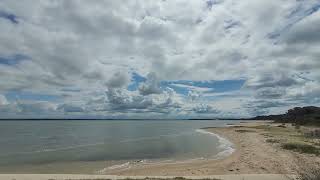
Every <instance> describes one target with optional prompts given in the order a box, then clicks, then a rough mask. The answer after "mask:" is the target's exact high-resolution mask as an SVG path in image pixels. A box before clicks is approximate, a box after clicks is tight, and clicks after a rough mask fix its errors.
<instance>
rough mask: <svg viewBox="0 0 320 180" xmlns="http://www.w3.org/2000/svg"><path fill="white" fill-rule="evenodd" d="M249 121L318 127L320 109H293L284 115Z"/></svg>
mask: <svg viewBox="0 0 320 180" xmlns="http://www.w3.org/2000/svg"><path fill="white" fill-rule="evenodd" d="M251 119H252V120H253V119H255V120H274V121H275V122H279V123H294V124H300V125H306V124H310V125H311V124H312V125H320V107H315V106H306V107H295V108H293V109H289V110H288V112H287V113H285V114H279V115H268V116H257V117H254V118H251Z"/></svg>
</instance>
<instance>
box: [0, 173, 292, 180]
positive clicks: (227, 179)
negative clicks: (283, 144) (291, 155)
mask: <svg viewBox="0 0 320 180" xmlns="http://www.w3.org/2000/svg"><path fill="white" fill-rule="evenodd" d="M146 177H147V176H112V175H80V174H79V175H74V174H0V180H83V179H86V180H88V179H90V180H95V179H96V180H103V179H106V180H107V179H112V180H118V179H126V178H130V179H144V178H146ZM149 177H150V176H149ZM152 178H159V179H166V178H174V177H168V176H154V177H152ZM185 178H188V179H206V178H207V179H219V180H288V179H287V177H286V176H283V175H279V174H242V175H216V176H186V177H185Z"/></svg>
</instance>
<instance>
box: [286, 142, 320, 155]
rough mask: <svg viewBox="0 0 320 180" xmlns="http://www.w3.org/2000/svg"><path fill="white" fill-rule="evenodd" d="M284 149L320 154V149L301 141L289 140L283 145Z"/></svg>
mask: <svg viewBox="0 0 320 180" xmlns="http://www.w3.org/2000/svg"><path fill="white" fill-rule="evenodd" d="M281 147H282V148H283V149H287V150H293V151H296V152H300V153H307V154H316V155H319V149H318V148H317V147H315V146H313V145H310V144H306V143H301V142H289V143H284V144H282V145H281Z"/></svg>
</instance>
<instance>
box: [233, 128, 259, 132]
mask: <svg viewBox="0 0 320 180" xmlns="http://www.w3.org/2000/svg"><path fill="white" fill-rule="evenodd" d="M235 132H239V133H248V132H256V131H253V130H246V129H237V130H235Z"/></svg>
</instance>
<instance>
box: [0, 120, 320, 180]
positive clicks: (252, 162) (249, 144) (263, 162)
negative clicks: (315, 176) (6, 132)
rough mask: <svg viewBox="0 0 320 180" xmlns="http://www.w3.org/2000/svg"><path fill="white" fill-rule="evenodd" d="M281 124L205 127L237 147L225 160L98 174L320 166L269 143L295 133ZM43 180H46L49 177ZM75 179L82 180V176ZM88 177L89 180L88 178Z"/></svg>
mask: <svg viewBox="0 0 320 180" xmlns="http://www.w3.org/2000/svg"><path fill="white" fill-rule="evenodd" d="M278 125H279V124H274V123H271V122H265V121H263V122H261V121H256V122H251V123H242V124H240V125H235V126H232V125H230V126H228V127H212V128H210V127H207V128H203V130H205V131H207V132H210V133H215V134H217V135H219V136H221V137H223V138H226V139H227V140H228V141H230V142H231V143H232V144H233V145H232V146H233V148H234V152H233V153H232V154H231V155H229V156H227V157H221V158H219V159H193V160H188V161H181V162H170V161H168V162H158V163H143V162H142V163H136V164H134V165H125V166H121V165H119V166H115V167H114V168H111V169H110V168H105V169H101V170H98V171H96V172H95V173H96V174H98V175H107V176H101V177H104V178H107V177H108V179H109V178H111V179H113V178H114V177H119V178H120V177H134V176H136V177H146V176H148V177H150V176H157V177H198V178H199V177H211V178H213V177H220V178H221V179H238V178H239V179H250V178H257V177H259V179H263V178H265V179H286V177H287V175H290V174H294V173H295V170H296V168H297V166H296V165H297V164H298V163H301V162H302V161H303V162H308V164H315V165H319V164H320V158H319V156H316V155H313V154H301V153H297V152H293V151H289V150H284V149H282V148H281V147H280V146H279V144H274V143H269V142H267V139H270V138H275V137H276V138H280V139H281V138H286V137H285V136H284V135H281V134H279V133H282V131H284V132H287V131H288V132H289V131H290V132H291V130H290V128H292V127H288V128H287V129H284V130H282V129H280V128H278V127H277V126H278ZM265 127H268V128H271V129H272V128H275V130H277V131H275V132H276V133H275V132H273V131H272V132H271V131H270V130H269V131H266V129H265ZM278 130H279V131H278ZM110 175H111V176H110ZM217 175H218V176H217ZM219 175H222V176H219ZM255 175H257V176H255ZM3 176H4V175H3ZM7 176H8V175H7ZM9 176H10V175H9ZM29 176H30V175H29ZM38 176H39V175H38ZM61 176H62V175H61ZM0 177H1V176H0ZM12 177H15V179H19V178H21V177H23V175H19V176H13V175H12ZM40 177H42V178H44V177H46V176H44V177H43V176H40ZM47 177H48V176H47ZM49 177H52V176H49ZM59 177H60V176H59ZM65 177H66V178H67V177H69V178H68V179H73V178H72V176H71V177H70V176H68V175H65ZM75 177H79V175H78V176H75ZM84 177H86V178H88V177H87V176H84ZM89 177H90V176H89ZM91 177H92V178H93V179H94V178H95V176H91ZM98 177H100V176H98ZM101 177H100V178H101ZM60 179H61V177H60ZM75 179H76V178H75Z"/></svg>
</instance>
